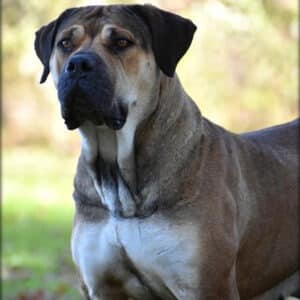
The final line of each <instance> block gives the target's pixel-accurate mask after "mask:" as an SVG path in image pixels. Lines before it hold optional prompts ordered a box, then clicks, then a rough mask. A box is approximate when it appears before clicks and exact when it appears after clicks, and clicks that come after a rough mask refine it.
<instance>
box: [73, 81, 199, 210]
mask: <svg viewBox="0 0 300 300" xmlns="http://www.w3.org/2000/svg"><path fill="white" fill-rule="evenodd" d="M157 97H158V99H153V100H154V103H157V107H155V110H154V111H153V112H152V114H151V115H150V116H149V117H148V118H147V119H145V120H142V121H140V122H137V120H136V118H134V117H132V116H131V115H130V113H129V115H128V120H127V122H126V124H125V126H124V127H123V128H122V129H121V130H118V131H113V130H111V129H109V128H107V127H97V126H94V125H93V124H92V123H89V122H87V123H85V124H84V125H83V126H81V128H80V132H81V136H82V158H83V159H84V161H85V164H86V165H87V166H88V176H90V177H91V178H92V180H93V182H94V188H95V189H96V191H97V194H98V196H99V197H100V198H102V199H105V200H104V201H103V200H102V202H104V205H105V206H106V207H108V209H109V210H110V211H112V212H113V213H114V212H115V213H117V214H118V213H119V212H120V211H121V214H123V215H125V216H132V215H139V214H141V215H148V214H150V213H151V212H152V211H153V210H154V209H155V208H157V207H163V206H165V205H170V201H171V199H172V201H176V194H178V195H179V193H177V190H176V188H175V187H176V186H180V185H178V184H176V182H178V181H179V180H180V178H181V177H182V176H184V174H182V170H183V166H182V165H181V164H184V163H185V161H186V159H187V158H188V157H189V156H190V155H191V153H192V151H193V148H194V144H195V143H196V142H197V141H198V140H199V139H200V136H201V114H200V112H199V110H198V108H197V107H196V105H195V104H194V103H193V102H192V101H191V100H190V99H189V97H188V96H187V95H186V94H185V92H184V90H183V88H182V86H181V84H180V82H179V80H178V78H177V76H175V77H174V78H168V77H166V76H162V77H161V81H160V90H159V91H158V92H157ZM192 115H194V116H192ZM195 135H197V138H195ZM178 162H181V164H178ZM79 170H80V167H79ZM174 176H175V178H176V179H174ZM77 177H80V176H77ZM175 181H176V182H175ZM170 185H171V186H174V188H170ZM75 188H76V180H75ZM86 188H87V187H86ZM165 191H169V192H168V193H167V192H165ZM170 191H173V192H174V193H173V194H172V195H171V194H170ZM118 198H119V200H118ZM121 198H122V199H121ZM119 202H120V203H119ZM116 203H119V204H118V205H117V204H116ZM116 206H117V207H116ZM138 206H139V207H140V208H139V210H140V212H139V213H137V210H138V209H137V207H138ZM124 210H125V212H124Z"/></svg>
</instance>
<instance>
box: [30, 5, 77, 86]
mask: <svg viewBox="0 0 300 300" xmlns="http://www.w3.org/2000/svg"><path fill="white" fill-rule="evenodd" d="M74 10H75V8H70V9H67V10H66V11H64V12H63V13H62V14H61V15H60V16H59V17H58V18H57V19H55V20H54V21H52V22H51V23H49V24H48V25H45V26H42V27H41V28H40V29H39V30H38V31H37V32H36V33H35V41H34V49H35V52H36V54H37V56H38V58H39V59H40V60H41V62H42V64H43V66H44V70H43V73H42V76H41V80H40V83H44V82H45V81H46V79H47V77H48V74H49V72H50V67H49V60H50V57H51V52H52V49H53V46H54V42H55V37H56V33H57V29H58V27H59V25H60V24H61V22H62V21H63V20H65V19H66V18H67V17H69V16H70V15H71V14H72V13H73V12H74Z"/></svg>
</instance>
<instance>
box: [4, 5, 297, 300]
mask: <svg viewBox="0 0 300 300" xmlns="http://www.w3.org/2000/svg"><path fill="white" fill-rule="evenodd" d="M95 2H96V1H84V0H76V1H75V0H64V1H39V0H27V1H21V0H4V1H3V2H2V9H3V14H2V15H3V26H2V38H3V43H2V44H3V52H2V54H3V60H2V61H3V63H2V67H3V99H4V101H3V123H2V124H3V143H4V146H5V147H7V148H9V150H6V151H5V152H4V154H3V157H2V159H3V185H4V193H3V199H4V200H3V225H4V226H3V246H2V250H3V263H2V275H3V279H4V282H3V288H2V293H3V294H2V298H3V299H6V300H14V299H18V300H29V299H30V300H33V299H35V300H44V298H45V297H46V296H45V297H44V295H46V294H47V295H52V296H53V295H55V296H53V297H54V299H57V300H58V299H61V300H71V299H72V300H76V299H79V296H78V293H77V291H76V288H75V287H76V276H75V272H74V266H73V264H72V262H71V258H70V250H69V239H70V231H71V226H72V216H73V212H74V209H73V203H72V200H71V193H72V177H73V174H74V172H75V162H74V159H75V158H76V156H77V155H78V148H79V141H78V135H77V133H76V132H75V133H73V132H72V133H70V132H68V131H67V130H66V129H65V126H64V124H63V122H62V120H61V118H60V112H59V107H58V103H57V100H56V98H57V97H56V92H55V89H54V86H53V84H52V83H51V79H50V80H48V81H47V83H46V84H44V85H43V86H39V85H38V81H39V76H40V74H41V70H42V67H41V64H40V62H39V61H38V59H37V57H36V56H35V53H34V50H33V42H34V32H35V31H36V30H37V29H38V28H39V27H40V26H42V25H44V24H46V23H48V22H49V21H51V20H52V19H54V18H55V17H57V15H58V14H59V13H60V12H61V11H62V10H63V9H65V8H67V7H70V6H78V5H82V4H84V3H95ZM99 2H100V1H99ZM101 2H103V1H101ZM106 2H115V1H106ZM118 2H119V3H120V2H122V1H118ZM131 2H132V1H130V3H131ZM136 2H140V3H142V2H144V1H136ZM148 2H151V3H153V4H157V5H159V6H160V7H163V8H165V9H169V10H173V11H174V12H176V13H179V14H181V15H183V16H185V17H188V18H191V19H192V20H193V21H194V22H195V23H196V24H197V27H198V30H197V32H196V34H195V38H194V41H193V43H192V45H191V48H190V50H189V51H188V53H187V54H186V56H185V57H184V58H183V59H182V61H181V62H180V64H179V66H178V73H179V77H180V78H181V80H182V82H183V86H184V87H185V89H186V90H187V92H188V93H189V94H190V95H191V96H192V98H193V99H195V100H196V101H197V104H198V105H199V107H200V109H201V111H202V113H203V115H205V116H207V117H209V118H210V119H211V120H212V121H215V122H216V123H219V124H221V125H223V126H224V127H226V128H229V129H230V130H233V131H236V132H241V131H245V130H250V129H257V128H259V127H264V126H267V125H272V124H275V123H280V122H284V121H288V120H290V119H292V118H294V117H295V116H296V115H297V112H298V110H297V97H298V95H297V93H298V91H297V84H298V78H297V75H298V61H297V59H298V57H297V54H298V52H297V50H298V48H297V47H298V19H297V17H298V11H297V5H296V6H295V3H296V1H294V0H261V1H253V0H240V1H234V0H222V1H221V0H201V1H200V0H156V1H154V0H153V1H148ZM127 3H129V2H127ZM24 145H25V146H26V148H15V147H20V146H24ZM37 145H38V146H40V147H42V149H39V150H37V149H36V148H32V147H33V146H34V147H36V146H37ZM45 147H47V149H48V150H45ZM24 149H25V150H24ZM55 149H56V150H55ZM57 149H59V151H60V152H57V151H58V150H57ZM45 293H46V294H45ZM47 299H48V298H47Z"/></svg>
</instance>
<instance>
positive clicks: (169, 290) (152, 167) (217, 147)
mask: <svg viewBox="0 0 300 300" xmlns="http://www.w3.org/2000/svg"><path fill="white" fill-rule="evenodd" d="M113 9H114V8H113ZM113 9H112V10H113ZM109 11H110V8H108V9H107V11H106V13H107V14H108V15H109ZM113 19H116V15H114V17H113V18H111V19H110V18H108V21H107V23H105V24H102V23H101V26H100V27H99V33H98V34H97V35H96V36H95V37H93V38H91V36H90V35H89V33H88V32H86V31H85V32H84V34H82V30H81V29H80V30H79V28H83V27H80V26H82V25H84V24H82V23H80V21H81V20H80V19H78V20H73V23H74V24H75V26H77V30H79V31H80V34H79V37H77V40H76V43H77V48H76V50H75V51H74V52H73V53H72V54H71V55H70V56H72V55H74V54H75V53H76V52H77V51H79V50H90V51H95V52H96V53H97V54H99V55H100V56H101V57H102V58H103V59H104V60H105V61H106V63H107V65H108V66H109V71H110V73H111V75H112V77H113V79H114V85H115V94H116V95H115V97H119V96H122V97H123V98H124V99H125V101H126V102H127V104H128V107H129V114H128V120H127V122H126V124H125V126H124V128H122V129H121V130H119V131H117V132H115V131H113V130H109V129H108V128H106V127H102V128H97V126H95V125H93V124H91V123H90V122H86V124H83V125H82V126H81V128H80V131H81V135H82V139H83V150H82V154H81V157H80V159H79V163H78V170H77V175H76V178H75V186H76V189H77V191H82V192H84V194H85V195H88V199H87V200H86V201H87V202H84V201H77V202H76V222H75V224H74V230H73V237H72V254H73V259H74V262H75V263H76V265H77V267H78V268H79V270H80V272H81V275H82V278H83V281H84V285H85V291H86V294H88V297H89V298H90V299H92V300H97V299H101V300H110V299H111V300H113V299H116V300H118V299H119V300H128V299H137V300H152V299H153V300H155V299H164V300H175V299H181V300H200V299H201V300H206V299H208V300H210V299H212V300H214V299H216V300H219V299H233V300H237V299H254V298H255V297H257V299H268V300H274V299H277V298H278V297H279V296H280V293H281V292H282V291H284V292H285V296H287V295H289V294H290V293H292V292H294V291H295V290H296V288H297V283H295V282H294V281H293V282H291V281H289V280H288V279H287V280H286V281H284V280H285V279H286V278H288V277H291V276H292V274H294V273H295V272H297V270H299V253H298V250H299V249H298V247H299V236H300V235H299V208H300V206H299V197H298V196H299V195H298V192H299V190H298V185H299V182H298V180H299V176H298V175H297V174H298V170H299V164H298V154H299V153H298V149H297V146H298V145H297V139H298V138H299V136H298V134H299V124H298V123H297V122H291V123H288V124H285V125H282V126H279V127H274V128H271V129H268V130H265V131H260V132H256V133H251V134H246V135H236V134H233V133H231V132H229V131H226V130H225V129H223V128H221V127H219V126H217V125H215V124H213V123H212V122H210V121H208V120H207V119H205V118H204V117H202V115H201V113H200V112H199V110H198V108H197V107H196V105H195V104H194V102H193V101H192V100H191V99H190V98H189V96H188V95H187V94H186V93H185V91H184V89H183V88H182V86H181V84H180V81H179V79H178V78H177V76H176V75H175V76H174V77H173V78H169V77H167V76H165V75H164V74H163V73H162V72H160V71H158V68H157V66H156V62H155V59H154V55H153V53H152V52H151V51H146V50H143V49H142V47H140V45H139V42H138V41H136V45H135V46H134V47H133V48H132V49H129V50H128V51H127V52H126V53H125V54H124V55H122V56H120V57H115V56H113V55H112V54H111V53H110V52H109V51H107V48H106V43H107V39H108V37H109V33H108V31H109V30H110V29H111V28H115V29H116V30H121V31H124V32H126V34H128V35H131V38H133V39H134V38H135V37H134V35H133V33H131V32H129V29H128V28H122V27H121V26H120V24H119V23H117V22H116V24H114V22H113V21H112V20H113ZM70 26H71V28H72V26H74V25H70ZM78 26H79V27H78ZM73 28H74V27H73ZM68 30H69V29H68V28H66V29H64V33H63V34H65V33H66V32H67V31H68ZM60 34H61V33H59V35H60ZM59 35H58V36H59ZM132 36H133V37H132ZM70 56H69V57H66V56H63V55H62V54H61V53H59V50H57V49H54V51H53V53H52V58H51V64H50V67H51V73H52V75H53V77H54V79H55V81H57V78H58V77H59V73H60V72H61V70H62V68H63V66H64V64H65V62H66V61H67V60H68V59H69V58H70ZM103 131H105V132H104V133H103ZM112 145H113V146H112ZM107 149H109V150H111V152H112V153H109V154H112V156H111V157H113V158H109V155H108V156H107V157H106V159H108V160H109V159H113V160H116V161H117V164H118V167H119V168H120V172H121V174H122V176H123V177H124V180H125V182H126V183H127V185H128V187H129V189H130V190H133V191H136V194H135V196H134V197H133V198H130V197H128V198H126V197H127V194H126V188H124V187H123V188H122V189H123V190H122V191H120V190H119V193H121V194H122V195H125V196H124V197H123V198H122V197H121V198H122V200H121V205H122V208H121V209H122V210H123V212H125V214H126V213H127V217H128V218H115V217H113V216H112V215H111V214H110V212H109V210H110V208H111V207H109V208H108V209H107V208H104V207H103V206H101V205H100V204H99V203H100V201H99V197H100V196H101V187H99V185H100V183H99V182H97V178H96V176H95V170H94V169H93V162H94V160H95V157H96V156H97V155H102V156H105V151H107ZM75 193H76V192H75ZM145 216H146V217H145ZM280 284H281V286H280ZM276 286H278V287H279V286H280V288H276ZM271 289H272V292H270V293H269V294H268V293H267V291H268V290H271ZM259 297H262V298H259ZM255 299H256V298H255Z"/></svg>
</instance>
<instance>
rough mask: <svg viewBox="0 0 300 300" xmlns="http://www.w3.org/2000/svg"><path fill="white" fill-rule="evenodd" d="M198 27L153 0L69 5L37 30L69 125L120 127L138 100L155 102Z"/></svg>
mask: <svg viewBox="0 0 300 300" xmlns="http://www.w3.org/2000/svg"><path fill="white" fill-rule="evenodd" d="M195 29H196V28H195V26H194V25H193V23H192V22H190V21H189V20H186V19H184V18H181V17H179V16H176V15H174V14H170V13H167V12H164V11H162V10H159V9H157V8H154V7H153V6H140V5H131V6H117V5H114V6H88V7H81V8H73V9H69V10H67V11H65V12H64V13H63V14H61V15H60V16H59V17H58V18H57V19H56V20H54V21H53V22H51V23H50V24H48V25H47V26H44V27H42V28H41V29H40V30H39V31H38V32H37V35H36V41H35V49H36V52H37V55H38V57H39V58H40V59H41V61H42V63H43V65H44V73H43V75H42V78H41V82H44V81H45V80H46V78H47V75H48V73H49V71H50V72H51V74H52V76H53V79H54V82H55V84H56V87H57V90H58V97H59V100H60V104H61V111H62V116H63V118H64V119H65V123H66V125H67V127H68V128H69V129H75V128H78V127H79V126H80V125H81V124H82V123H83V122H84V121H87V120H88V121H91V122H93V123H94V124H95V125H102V124H103V123H104V124H106V125H107V126H108V127H110V128H112V129H115V130H117V129H120V128H122V127H123V126H124V124H125V122H126V119H127V116H128V113H129V111H130V110H131V109H132V108H133V107H135V109H136V108H137V107H138V110H139V111H140V112H141V114H143V113H145V112H148V113H149V112H150V111H151V109H150V108H151V107H155V103H151V101H154V99H153V98H155V97H153V95H156V94H157V91H156V90H157V87H158V80H159V78H160V76H159V74H160V71H162V72H163V73H164V74H165V75H167V76H173V74H174V72H175V68H176V64H177V62H178V60H179V59H180V58H181V56H182V55H183V54H184V53H185V51H186V50H187V48H188V47H189V45H190V43H191V40H192V36H193V33H194V31H195Z"/></svg>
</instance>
